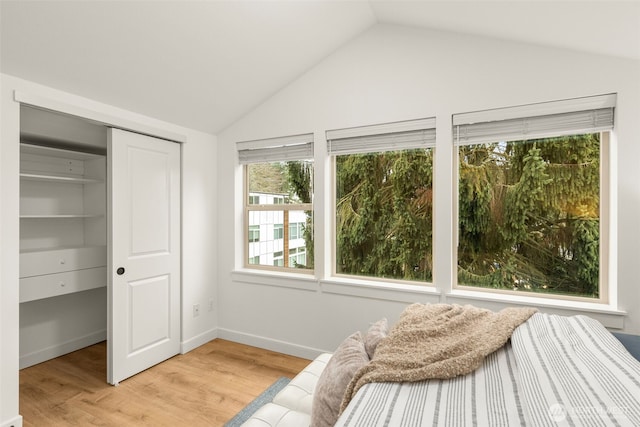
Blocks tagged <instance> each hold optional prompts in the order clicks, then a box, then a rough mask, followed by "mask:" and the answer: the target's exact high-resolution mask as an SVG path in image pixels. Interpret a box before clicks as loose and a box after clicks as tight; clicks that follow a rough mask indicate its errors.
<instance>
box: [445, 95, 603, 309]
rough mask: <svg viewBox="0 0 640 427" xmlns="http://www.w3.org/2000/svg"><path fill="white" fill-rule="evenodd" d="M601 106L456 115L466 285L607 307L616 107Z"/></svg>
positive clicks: (461, 266) (460, 271)
mask: <svg viewBox="0 0 640 427" xmlns="http://www.w3.org/2000/svg"><path fill="white" fill-rule="evenodd" d="M595 98H596V99H595V100H592V102H595V104H594V105H595V106H596V107H592V106H591V104H587V105H586V106H585V105H582V103H581V102H578V106H573V107H572V106H571V105H564V106H563V104H562V103H561V104H560V106H559V107H558V104H555V103H550V105H549V106H548V108H550V109H551V112H549V113H548V114H544V115H541V116H531V117H519V118H512V117H510V113H512V114H518V109H516V111H515V112H513V111H508V110H507V111H493V112H489V113H488V114H493V115H496V114H503V115H505V116H506V117H507V118H504V119H496V120H489V121H483V120H479V119H478V117H477V114H476V116H475V117H472V118H471V119H469V118H466V119H465V117H464V115H463V117H455V116H454V125H455V124H456V120H457V121H458V122H459V125H458V128H457V129H456V128H455V126H454V134H455V136H456V141H457V148H458V149H457V155H458V198H457V200H458V233H457V239H458V240H457V285H458V287H473V288H476V289H483V290H491V291H507V292H509V291H511V292H513V291H515V292H528V293H530V294H535V295H539V296H549V295H553V296H554V297H558V296H570V297H577V298H589V299H596V300H598V299H599V300H603V299H606V284H607V282H606V274H605V273H606V271H607V269H608V265H607V261H608V258H607V253H608V251H606V250H604V248H605V247H606V244H607V242H608V236H609V234H608V208H609V206H608V200H607V194H608V189H607V186H608V182H609V178H608V175H609V166H608V164H609V161H608V158H609V132H608V130H610V129H611V128H612V127H613V103H614V100H612V99H611V98H610V97H605V98H604V99H602V98H598V97H595ZM603 102H604V103H605V105H604V106H603V105H601V104H602V103H603ZM565 104H566V103H565ZM539 107H542V106H539ZM560 107H561V108H566V109H568V110H569V111H562V110H561V111H560V112H556V113H554V112H553V109H554V108H560ZM571 108H580V109H579V110H577V111H571ZM585 108H586V110H585ZM537 110H540V108H538V109H537ZM540 111H545V110H544V109H542V110H540ZM465 121H468V122H471V123H465ZM603 190H604V191H603Z"/></svg>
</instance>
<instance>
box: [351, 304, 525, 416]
mask: <svg viewBox="0 0 640 427" xmlns="http://www.w3.org/2000/svg"><path fill="white" fill-rule="evenodd" d="M536 311H537V310H536V309H533V308H515V307H513V308H505V309H504V310H502V311H500V312H498V313H494V312H492V311H489V310H485V309H481V308H477V307H474V306H471V305H465V306H460V305H449V304H427V305H423V304H413V305H410V306H409V307H407V308H406V309H405V311H404V312H403V313H402V315H401V316H400V320H399V321H398V322H397V323H396V325H395V326H394V327H393V328H392V329H391V331H390V332H389V335H388V336H387V337H386V338H384V339H383V340H382V341H381V342H380V344H378V347H377V348H376V351H375V354H374V356H373V358H372V359H371V362H370V363H368V364H367V365H365V366H363V367H362V368H361V369H360V370H359V371H358V372H356V374H355V375H354V377H353V379H352V380H351V382H350V383H349V385H348V387H347V390H346V392H345V395H344V398H343V399H342V404H341V407H340V412H341V413H342V411H343V410H344V409H345V408H346V407H347V405H348V404H349V402H350V401H351V398H352V397H353V396H354V395H355V394H356V392H357V391H358V389H359V388H360V387H362V386H363V385H365V384H367V383H371V382H388V381H390V382H405V381H421V380H426V379H434V378H436V379H447V378H453V377H456V376H458V375H464V374H468V373H469V372H471V371H473V370H475V369H477V368H478V367H479V366H480V365H481V364H482V361H483V360H484V358H485V356H487V355H489V354H491V353H493V352H494V351H496V350H497V349H498V348H500V347H502V346H503V345H504V344H505V343H506V342H507V340H508V339H509V338H510V337H511V333H512V332H513V330H514V329H515V328H516V327H518V325H520V324H521V323H524V322H525V321H526V320H527V319H528V318H529V317H531V315H532V314H533V313H535V312H536Z"/></svg>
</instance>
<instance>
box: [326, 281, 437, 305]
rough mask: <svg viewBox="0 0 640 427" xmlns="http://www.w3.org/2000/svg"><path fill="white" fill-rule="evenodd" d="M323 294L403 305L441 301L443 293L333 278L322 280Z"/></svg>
mask: <svg viewBox="0 0 640 427" xmlns="http://www.w3.org/2000/svg"><path fill="white" fill-rule="evenodd" d="M320 286H321V289H322V291H323V292H325V293H329V294H337V295H349V296H357V297H364V298H373V299H379V300H385V301H398V302H403V303H414V302H422V301H424V302H431V303H437V302H439V301H440V295H441V292H440V291H439V290H438V289H436V288H435V287H433V286H426V285H417V284H416V285H408V284H402V283H392V282H381V281H377V280H376V281H373V280H365V279H352V278H345V277H332V278H331V279H326V280H321V281H320Z"/></svg>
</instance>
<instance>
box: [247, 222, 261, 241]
mask: <svg viewBox="0 0 640 427" xmlns="http://www.w3.org/2000/svg"><path fill="white" fill-rule="evenodd" d="M249 241H250V242H259V241H260V226H259V225H249Z"/></svg>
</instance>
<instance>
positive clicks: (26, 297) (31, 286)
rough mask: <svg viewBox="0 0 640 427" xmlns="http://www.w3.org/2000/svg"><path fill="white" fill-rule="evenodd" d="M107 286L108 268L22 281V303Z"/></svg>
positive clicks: (69, 272) (46, 275)
mask: <svg viewBox="0 0 640 427" xmlns="http://www.w3.org/2000/svg"><path fill="white" fill-rule="evenodd" d="M104 286H107V268H106V267H98V268H88V269H86V270H76V271H67V272H65V273H56V274H45V275H43V276H33V277H26V278H24V279H20V302H27V301H34V300H38V299H43V298H50V297H55V296H58V295H64V294H70V293H72V292H80V291H86V290H89V289H96V288H101V287H104Z"/></svg>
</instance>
